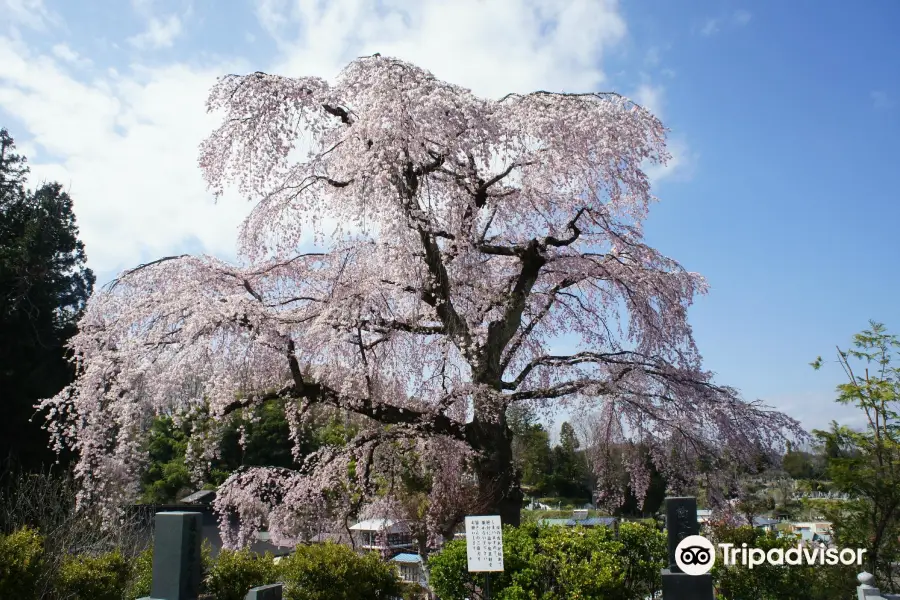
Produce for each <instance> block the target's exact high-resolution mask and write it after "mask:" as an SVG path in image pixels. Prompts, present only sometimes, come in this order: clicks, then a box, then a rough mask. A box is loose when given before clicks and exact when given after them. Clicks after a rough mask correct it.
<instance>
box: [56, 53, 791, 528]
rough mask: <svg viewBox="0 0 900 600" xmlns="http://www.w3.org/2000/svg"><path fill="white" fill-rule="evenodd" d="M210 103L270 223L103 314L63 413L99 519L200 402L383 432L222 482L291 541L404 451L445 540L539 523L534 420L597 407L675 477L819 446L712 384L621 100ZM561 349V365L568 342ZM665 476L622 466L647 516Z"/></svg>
mask: <svg viewBox="0 0 900 600" xmlns="http://www.w3.org/2000/svg"><path fill="white" fill-rule="evenodd" d="M208 108H209V109H210V110H211V111H215V112H217V113H218V114H220V115H222V117H223V120H222V125H221V126H220V127H219V128H218V129H217V130H216V131H215V132H213V134H212V135H211V136H210V137H209V138H208V139H207V140H206V141H205V142H204V143H203V145H202V147H201V149H200V166H201V168H202V170H203V173H204V176H205V177H206V179H207V181H208V182H209V184H210V186H211V188H212V189H213V190H214V191H215V192H216V193H221V192H222V191H223V190H224V189H225V187H226V186H229V185H231V184H236V186H237V189H238V190H239V191H240V192H241V193H243V194H244V195H245V196H246V197H247V198H248V199H250V200H251V201H252V202H253V203H254V204H253V209H252V212H251V213H250V215H249V216H248V218H247V219H246V220H245V222H244V224H243V227H242V230H241V233H240V238H239V241H240V248H241V253H242V262H241V263H240V264H239V265H230V264H225V263H223V262H221V261H219V260H215V259H212V258H209V257H195V256H181V257H168V258H164V259H160V260H158V261H155V262H153V263H150V264H147V265H143V266H141V267H138V268H136V269H133V270H130V271H127V272H125V273H123V274H122V276H121V277H119V278H118V279H117V280H116V281H115V282H114V283H113V284H111V285H110V286H109V287H108V288H107V289H104V290H103V291H102V292H101V293H98V294H95V295H94V297H92V299H91V301H90V303H89V306H88V310H87V313H86V314H85V316H84V318H83V319H82V321H81V331H80V333H79V335H78V336H77V337H76V338H75V339H74V341H73V343H72V348H73V350H74V351H75V353H76V354H77V357H78V367H79V370H80V376H79V378H78V380H77V382H76V383H75V384H74V385H73V386H72V387H71V388H68V389H66V391H65V392H64V393H62V394H60V395H58V396H56V397H55V398H52V399H49V400H47V401H46V402H45V404H44V406H45V407H46V408H48V409H50V410H53V411H55V414H56V419H55V420H53V422H52V427H53V432H54V434H55V435H56V436H57V437H58V439H59V440H60V441H61V442H65V443H66V444H68V445H70V446H72V447H73V448H75V449H76V450H78V451H79V456H80V459H79V460H80V462H79V464H78V466H77V469H78V474H79V477H80V478H81V480H82V481H83V482H84V485H85V496H84V497H85V499H86V500H95V501H106V502H120V501H123V500H125V499H126V498H127V497H128V494H129V492H128V489H129V488H128V487H127V486H125V485H123V482H122V479H123V476H124V475H126V474H128V473H132V472H134V471H135V469H134V468H133V465H135V464H136V463H138V462H140V460H141V456H140V455H139V454H140V453H139V451H138V448H139V447H140V445H139V444H135V443H134V439H135V438H136V437H138V436H140V435H141V433H142V426H143V424H145V423H146V417H147V415H148V414H153V413H157V412H160V411H162V410H167V409H174V408H178V409H182V410H183V411H189V410H190V409H191V407H194V406H196V405H197V404H199V403H205V404H208V406H209V410H210V414H211V415H212V416H213V417H214V418H222V417H224V416H225V415H227V414H228V413H230V412H232V411H234V410H237V409H238V408H239V407H243V406H250V405H254V404H258V403H260V402H263V401H265V400H268V399H271V398H274V397H279V398H285V399H288V400H289V402H288V406H289V409H290V410H289V415H288V418H289V422H290V423H291V427H292V429H291V431H292V435H294V436H295V442H296V438H298V437H299V434H298V432H299V431H301V429H302V427H301V424H302V422H303V420H304V418H305V415H307V414H308V408H309V407H310V406H316V405H320V406H321V405H325V406H333V407H338V408H340V409H342V410H346V411H350V412H353V413H356V414H357V415H360V416H361V417H364V418H365V419H367V421H366V422H365V426H364V427H363V428H361V429H360V431H359V433H358V434H357V435H356V437H355V438H354V439H353V440H351V441H350V443H348V444H345V445H344V446H342V447H340V448H333V447H328V448H323V449H322V450H320V451H319V452H316V453H313V454H312V455H310V456H308V457H307V458H306V460H305V461H304V463H303V465H302V467H301V468H299V469H296V470H293V469H292V470H286V469H276V468H267V469H266V468H260V469H256V470H248V471H245V472H241V473H239V474H235V475H233V476H232V477H231V478H229V480H228V481H226V482H225V483H224V484H223V488H222V489H220V493H219V494H218V497H217V503H218V504H217V505H218V507H219V508H220V509H221V510H222V511H223V512H230V513H232V514H238V515H240V516H241V517H242V518H241V523H242V524H244V525H245V527H246V528H248V529H252V528H254V527H258V526H260V525H261V524H262V523H264V522H267V524H268V529H269V531H270V532H271V533H272V534H273V536H274V537H275V538H278V537H279V536H281V537H284V538H285V539H294V538H293V537H292V531H294V530H295V529H296V526H297V525H296V524H297V521H298V520H300V519H303V518H306V516H307V513H308V512H309V511H311V510H312V508H310V507H313V506H317V505H320V504H321V503H322V502H323V500H322V499H323V497H328V494H326V495H325V496H323V490H332V491H331V492H329V493H337V494H340V495H342V497H345V500H344V501H341V502H339V503H334V504H333V507H334V506H352V505H353V504H354V502H355V501H356V499H358V498H371V497H373V496H376V495H377V494H378V493H380V492H379V490H380V489H381V483H380V481H379V479H378V478H377V477H374V475H375V474H376V473H383V472H384V470H385V469H389V468H391V465H399V464H401V461H399V460H397V455H398V454H402V453H407V452H414V453H416V455H417V457H418V460H419V461H420V462H421V463H422V464H423V465H425V467H426V470H428V471H429V472H430V473H431V474H432V475H431V477H432V486H431V490H430V492H429V494H428V499H427V511H428V514H429V517H428V521H429V522H430V523H431V524H432V525H433V526H434V527H435V528H439V525H438V524H447V523H448V522H450V521H452V520H453V519H458V518H460V515H463V514H465V512H466V511H470V512H471V511H479V512H481V511H489V512H493V513H497V514H500V515H501V517H502V518H503V520H504V522H506V523H513V524H515V523H518V522H519V519H520V509H521V505H522V497H523V496H522V491H521V489H520V481H519V479H518V477H517V475H516V472H515V470H514V468H513V456H512V434H511V431H510V428H509V424H508V422H507V418H506V414H507V409H508V408H509V407H510V406H511V405H515V404H517V403H523V402H530V403H533V404H535V405H538V406H540V407H542V408H544V409H552V408H555V407H559V406H578V405H579V404H586V405H588V406H591V407H594V408H596V409H597V410H598V414H599V415H600V421H599V423H600V426H601V430H602V431H603V432H605V434H604V436H603V440H604V441H607V442H610V443H624V442H626V441H631V442H639V443H640V444H641V447H642V448H644V449H645V450H646V452H647V453H648V454H649V456H650V457H651V458H652V460H653V462H654V464H656V465H657V467H658V468H659V470H660V472H663V473H664V474H666V476H669V477H670V481H671V482H672V485H676V484H677V483H678V480H676V478H675V477H674V474H680V475H682V476H683V477H684V478H686V479H688V480H689V479H691V478H692V473H693V472H694V469H695V465H696V464H697V460H698V457H700V456H706V457H708V458H709V460H714V459H715V457H717V456H718V455H719V449H721V448H725V447H730V448H733V449H735V456H736V457H737V458H738V459H739V460H740V459H741V457H742V456H743V455H745V454H747V453H743V452H742V451H741V450H742V449H748V448H753V449H755V450H756V449H762V450H766V451H771V452H775V451H778V452H779V454H780V448H779V447H780V446H781V445H782V444H783V439H784V436H785V435H791V434H793V433H796V432H798V431H799V428H798V425H797V423H796V422H795V421H793V420H791V419H789V418H787V417H785V416H784V415H782V414H780V413H776V412H772V411H769V410H767V409H766V408H765V407H763V406H761V405H759V404H758V403H748V402H745V401H743V400H741V398H740V397H739V396H738V394H737V392H736V391H735V390H732V389H730V388H726V387H720V386H717V385H715V384H714V383H713V382H712V378H711V374H710V373H708V372H706V371H704V370H703V368H702V364H701V357H700V354H699V352H698V351H697V349H696V348H695V345H694V341H693V338H692V334H691V328H690V326H689V324H688V322H687V310H688V307H689V306H690V304H691V303H692V301H693V299H694V297H695V295H696V294H699V293H703V292H705V290H706V284H705V282H704V280H703V279H702V277H701V276H700V275H698V274H696V273H692V272H689V271H687V270H686V269H684V268H683V267H682V266H681V265H679V264H678V263H677V262H676V261H674V260H672V259H670V258H668V257H666V256H664V255H663V254H662V253H660V252H659V251H658V250H656V249H655V248H653V247H651V246H649V245H648V244H646V243H645V242H644V239H643V234H642V230H641V224H642V221H643V220H644V218H645V216H646V214H647V211H648V208H649V206H650V204H651V202H652V201H653V200H654V198H653V196H652V195H651V192H650V186H649V183H648V179H647V176H646V174H645V173H644V171H643V170H642V169H643V168H644V166H645V165H647V164H649V163H652V162H654V161H657V162H664V161H665V160H666V159H667V157H668V155H667V153H666V150H665V129H664V127H663V125H662V124H661V123H660V121H659V120H658V119H656V118H655V117H654V116H653V115H652V114H650V112H649V111H647V110H645V109H644V108H642V107H640V106H637V105H636V104H634V103H633V102H631V101H630V100H628V99H627V98H624V97H622V96H619V95H617V94H614V93H603V94H601V93H589V94H554V93H548V92H535V93H531V94H525V95H521V94H510V95H507V96H505V97H504V98H501V99H499V100H489V99H484V98H479V97H476V96H475V95H473V94H472V93H471V92H470V91H469V90H466V89H464V88H461V87H459V86H456V85H453V84H450V83H446V82H443V81H440V80H438V79H436V78H435V77H434V76H433V75H432V74H430V73H428V72H427V71H425V70H423V69H420V68H418V67H416V66H414V65H411V64H408V63H405V62H402V61H399V60H396V59H392V58H388V57H382V56H378V55H376V56H372V57H365V58H360V59H358V60H355V61H353V62H352V63H350V64H349V65H348V66H347V67H346V68H345V69H344V70H343V71H342V73H341V74H340V76H339V77H338V79H337V81H336V83H334V84H330V83H328V82H326V81H324V80H322V79H319V78H316V77H296V78H292V77H282V76H276V75H269V74H265V73H253V74H250V75H246V76H238V75H229V76H226V77H223V78H222V79H221V80H220V81H219V82H218V84H217V85H216V86H215V87H214V88H213V90H212V92H211V94H210V98H209V102H208ZM301 140H303V141H304V143H307V142H308V144H306V145H307V146H308V147H307V148H301V147H299V146H298V144H300V143H301ZM307 150H308V151H307ZM310 240H312V241H313V242H314V243H315V244H316V246H315V247H314V248H312V249H310V247H309V246H308V245H304V244H306V242H308V241H310ZM623 309H624V310H623ZM621 315H626V316H627V318H624V319H622V320H621V321H620V316H621ZM563 333H566V334H568V335H570V336H572V338H573V339H575V340H576V343H575V344H574V346H575V347H574V348H573V350H572V351H571V353H568V354H558V353H556V352H554V351H553V350H552V348H553V347H554V342H555V341H556V340H557V339H558V337H559V336H560V335H561V334H563ZM110 423H115V424H116V431H115V432H113V435H111V432H110V431H109V425H110ZM622 447H623V448H625V449H626V450H629V451H630V449H631V448H632V446H630V445H629V444H624V445H623V446H622ZM635 456H637V454H635ZM644 458H645V455H640V456H639V458H634V459H629V460H628V461H627V462H628V472H629V474H630V475H631V478H632V481H633V483H634V485H633V486H632V489H633V490H634V493H635V494H636V495H637V496H638V497H643V495H644V494H645V492H646V490H647V488H648V486H649V475H648V472H647V470H646V468H645V467H646V463H645V461H644ZM594 464H595V466H596V467H597V469H598V470H599V474H600V475H602V473H603V472H605V470H606V469H607V467H608V464H607V463H606V462H604V461H602V460H601V461H597V462H595V463H594ZM348 474H350V475H351V477H350V478H349V480H348ZM599 481H600V483H601V485H604V484H605V482H604V481H603V479H602V477H600V480H599ZM473 488H474V493H472V492H471V490H472V489H473ZM335 490H337V491H335ZM461 503H463V504H465V506H461V505H460V504H461ZM301 507H302V508H301ZM447 515H453V517H452V518H449V517H448V516H447ZM440 527H444V525H440ZM243 534H244V535H243V537H242V539H249V538H248V537H247V534H248V531H244V532H243Z"/></svg>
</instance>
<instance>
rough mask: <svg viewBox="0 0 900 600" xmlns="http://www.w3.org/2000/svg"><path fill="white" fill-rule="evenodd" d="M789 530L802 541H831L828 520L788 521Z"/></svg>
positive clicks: (826, 542)
mask: <svg viewBox="0 0 900 600" xmlns="http://www.w3.org/2000/svg"><path fill="white" fill-rule="evenodd" d="M790 526H791V531H792V532H793V533H794V535H797V536H799V537H800V539H801V540H803V541H804V542H822V543H825V544H828V543H831V523H829V522H828V521H808V522H800V523H790Z"/></svg>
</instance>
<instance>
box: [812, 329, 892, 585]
mask: <svg viewBox="0 0 900 600" xmlns="http://www.w3.org/2000/svg"><path fill="white" fill-rule="evenodd" d="M898 348H900V339H898V338H897V336H896V335H893V334H891V333H889V332H888V331H887V329H886V328H885V326H884V325H882V324H880V323H876V322H871V323H870V328H869V329H866V330H864V331H862V332H860V333H858V334H856V335H855V336H854V337H853V343H852V345H851V347H850V348H849V349H846V350H841V348H840V347H838V349H837V358H838V363H839V364H840V365H841V367H842V368H843V370H844V374H845V375H846V378H847V380H846V382H844V383H841V384H840V385H838V387H837V393H838V397H837V399H836V401H837V402H839V403H841V404H847V405H851V406H855V407H857V408H858V409H859V410H860V412H862V414H863V415H864V417H865V428H864V429H862V430H857V429H853V428H851V427H848V426H841V425H838V424H837V423H833V424H832V427H831V429H830V430H829V431H815V432H814V433H815V434H816V435H817V436H818V438H819V440H820V441H821V442H822V443H823V444H824V446H825V448H826V450H827V452H828V456H829V457H828V476H829V478H830V479H831V481H832V484H833V485H834V487H835V488H837V489H838V490H839V491H841V492H844V493H846V494H848V495H850V497H851V500H850V501H849V502H844V503H841V504H840V505H839V507H836V508H835V509H834V510H832V511H829V513H830V514H828V516H829V518H830V520H831V521H832V523H833V527H834V535H835V539H836V540H837V541H838V542H839V543H840V544H841V545H844V546H848V547H858V548H865V549H866V551H867V552H866V559H867V561H868V570H869V572H870V573H873V574H874V575H875V577H876V581H877V582H878V584H879V585H880V586H881V587H882V588H883V589H885V590H893V589H895V583H894V582H895V580H896V575H895V573H896V567H895V566H894V565H895V564H896V563H897V562H898V559H900V414H898V412H897V411H898V409H900V365H898V364H897V356H896V352H897V349H898ZM822 364H823V361H822V358H821V357H819V358H818V359H816V360H815V361H814V362H813V363H812V366H813V367H814V368H816V369H819V368H820V367H821V365H822Z"/></svg>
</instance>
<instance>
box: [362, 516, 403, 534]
mask: <svg viewBox="0 0 900 600" xmlns="http://www.w3.org/2000/svg"><path fill="white" fill-rule="evenodd" d="M385 529H387V530H388V532H390V533H398V532H401V531H406V530H407V527H406V524H405V523H403V522H401V521H394V520H392V519H368V520H366V521H360V522H359V523H357V524H355V525H353V526H351V527H350V530H351V531H384V530H385Z"/></svg>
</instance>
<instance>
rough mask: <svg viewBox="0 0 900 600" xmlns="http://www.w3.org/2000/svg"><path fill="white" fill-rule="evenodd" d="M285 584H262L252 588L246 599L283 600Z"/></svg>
mask: <svg viewBox="0 0 900 600" xmlns="http://www.w3.org/2000/svg"><path fill="white" fill-rule="evenodd" d="M282 590H283V586H282V585H281V584H280V583H273V584H272V585H261V586H259V587H255V588H253V589H251V590H250V591H249V592H248V593H247V596H246V597H245V598H244V600H281V593H282Z"/></svg>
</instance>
